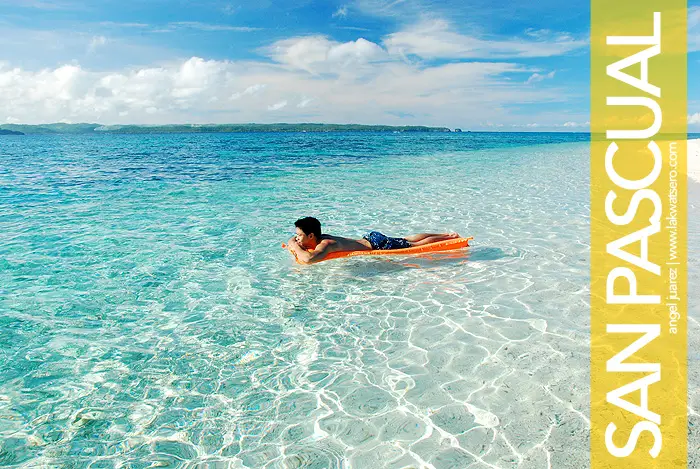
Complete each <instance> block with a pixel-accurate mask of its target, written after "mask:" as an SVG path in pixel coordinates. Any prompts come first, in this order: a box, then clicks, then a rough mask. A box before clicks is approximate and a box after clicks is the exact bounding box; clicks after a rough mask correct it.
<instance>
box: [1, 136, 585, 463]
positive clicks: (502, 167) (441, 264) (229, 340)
mask: <svg viewBox="0 0 700 469" xmlns="http://www.w3.org/2000/svg"><path fill="white" fill-rule="evenodd" d="M587 138H588V137H587V135H583V134H581V135H576V134H461V135H455V134H449V135H443V134H212V135H204V134H194V135H124V136H109V135H97V136H27V137H20V138H3V140H2V141H1V142H0V231H1V232H2V239H1V240H0V312H1V313H0V436H1V439H2V443H0V466H7V467H68V468H72V467H75V468H78V467H92V468H102V467H130V468H145V467H212V468H213V467H217V468H218V467H231V468H261V467H268V468H301V467H304V468H341V467H342V468H408V467H414V468H418V467H435V468H448V467H453V468H460V469H461V468H466V467H470V468H487V467H490V468H494V467H498V468H512V467H527V468H544V467H548V464H549V465H550V466H551V467H555V468H569V467H571V468H574V467H576V468H578V467H586V466H587V465H588V446H587V438H588V435H587V432H588V426H589V422H588V417H587V415H588V315H589V307H588V294H589V291H588V250H589V242H588V238H589V233H588V226H589V225H588V210H589V203H588V197H589V195H588V181H589V179H588V169H589V168H588V145H587V143H586V141H587ZM307 215H311V216H316V217H318V218H319V219H320V220H321V221H322V222H323V223H324V231H326V232H329V233H333V234H338V235H345V236H356V237H360V236H362V234H364V232H366V231H368V230H371V229H372V230H379V231H382V232H384V233H386V234H388V235H390V236H401V235H405V234H410V233H415V232H422V231H457V232H459V233H460V234H462V235H469V236H474V237H475V246H474V247H473V248H471V249H470V250H468V251H464V252H459V253H447V254H441V255H437V254H434V255H425V256H421V257H410V258H373V259H368V258H354V259H344V260H336V261H329V262H325V263H321V264H318V265H315V266H308V267H304V266H298V265H296V264H294V263H293V262H292V260H291V259H290V256H289V253H287V252H286V251H284V250H282V249H281V248H280V243H281V242H283V241H286V240H287V239H288V238H289V237H290V236H291V234H292V232H293V229H294V228H293V222H294V221H295V220H296V219H297V218H299V217H302V216H307Z"/></svg>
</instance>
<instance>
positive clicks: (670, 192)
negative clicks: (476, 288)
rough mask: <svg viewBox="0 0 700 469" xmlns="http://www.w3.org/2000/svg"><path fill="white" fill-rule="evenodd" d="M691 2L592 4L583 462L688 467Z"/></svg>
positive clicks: (641, 0) (630, 0)
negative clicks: (587, 400) (587, 457)
mask: <svg viewBox="0 0 700 469" xmlns="http://www.w3.org/2000/svg"><path fill="white" fill-rule="evenodd" d="M686 54H687V5H686V1H685V0H621V1H620V0H616V1H609V0H592V3H591V467H592V468H594V469H598V468H606V469H607V468H625V469H632V468H634V469H642V468H685V467H686V466H687V407H686V400H687V364H686V359H687V350H686V349H687V328H686V319H687V318H686V314H687V280H686V273H687V265H686V262H687V252H686V238H687V235H686V229H687V222H686V220H687V218H686V217H687V200H686V197H687V187H686V164H687V160H686V158H687V144H686V132H687V102H686V101H687V57H686Z"/></svg>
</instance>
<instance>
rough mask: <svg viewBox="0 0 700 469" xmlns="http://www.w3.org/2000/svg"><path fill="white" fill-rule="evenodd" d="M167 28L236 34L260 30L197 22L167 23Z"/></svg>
mask: <svg viewBox="0 0 700 469" xmlns="http://www.w3.org/2000/svg"><path fill="white" fill-rule="evenodd" d="M168 26H169V28H170V29H173V28H174V29H177V28H188V29H197V30H200V31H236V32H250V31H259V30H260V28H251V27H249V26H230V25H226V24H209V23H200V22H198V21H176V22H173V23H168ZM170 29H167V28H166V29H162V30H161V31H163V32H165V31H167V30H170Z"/></svg>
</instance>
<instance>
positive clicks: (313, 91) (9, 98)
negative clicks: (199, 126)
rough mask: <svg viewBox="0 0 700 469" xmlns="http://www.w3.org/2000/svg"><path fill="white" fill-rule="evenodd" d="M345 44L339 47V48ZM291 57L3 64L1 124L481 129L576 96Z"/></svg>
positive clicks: (495, 74) (462, 66)
mask: <svg viewBox="0 0 700 469" xmlns="http://www.w3.org/2000/svg"><path fill="white" fill-rule="evenodd" d="M349 44H356V43H349ZM337 46H338V44H337V43H334V45H332V47H331V49H333V47H336V48H337ZM328 50H329V49H328V48H327V49H326V52H325V53H323V54H321V55H322V58H319V59H314V60H312V61H306V62H304V61H303V60H302V64H305V67H307V68H308V67H309V66H311V65H312V66H313V67H315V68H319V69H324V68H325V69H326V70H331V69H333V68H334V67H335V68H338V65H336V64H338V63H343V62H344V59H345V55H344V54H345V53H344V52H342V48H340V49H336V50H340V52H337V53H335V54H328ZM351 50H352V49H351ZM360 50H362V48H360ZM341 52H342V53H341ZM288 57H289V56H287V55H282V56H281V57H280V59H281V60H287V61H286V62H282V63H277V64H275V63H267V62H252V61H240V62H231V61H217V60H204V59H201V58H197V57H193V58H191V59H188V60H185V61H177V62H171V63H165V64H162V65H160V66H152V67H142V68H136V69H123V70H121V71H112V72H93V71H90V70H88V69H85V68H83V67H81V66H79V65H64V66H61V67H58V68H55V69H44V70H39V71H30V70H25V69H22V68H19V67H12V66H10V65H9V64H5V65H4V66H2V67H1V68H0V121H4V120H6V119H8V118H10V117H12V118H13V119H16V120H19V121H21V122H25V123H42V122H56V121H59V120H61V119H68V120H71V121H73V122H100V123H103V124H126V123H135V124H156V123H183V122H190V123H197V121H196V119H197V118H198V119H200V121H199V122H270V121H271V120H278V119H279V117H275V115H276V114H271V113H270V112H269V111H273V110H276V111H278V112H284V113H285V114H284V118H285V120H286V121H290V122H294V121H299V120H303V121H309V120H313V121H316V122H361V123H370V124H371V123H375V124H385V123H396V124H425V125H448V124H452V126H454V125H456V126H458V127H474V126H477V125H478V123H479V122H484V121H491V122H498V121H500V120H503V118H504V116H507V115H508V111H507V110H506V106H508V105H509V104H511V103H513V102H518V103H519V104H520V105H522V106H525V105H527V104H528V103H543V102H562V101H565V100H566V99H567V96H566V94H565V93H562V92H561V90H556V89H552V90H540V89H533V88H531V87H527V86H525V85H524V84H523V83H522V81H515V80H507V79H505V77H504V74H514V73H515V74H528V75H529V74H531V73H532V70H530V69H528V68H526V67H523V66H521V65H518V64H514V63H503V62H484V63H481V62H470V63H450V64H444V65H437V66H430V67H426V68H423V67H420V66H417V65H414V64H407V63H403V62H400V61H379V62H365V65H364V67H347V68H346V69H343V70H342V71H341V72H339V73H335V74H330V73H329V74H324V75H309V74H308V72H306V71H305V70H303V69H299V68H296V67H294V66H291V65H290V61H289V60H288ZM338 57H340V59H339V58H338ZM323 58H325V62H324V61H323ZM299 60H301V59H299ZM291 63H294V61H291ZM309 64H311V65H309ZM289 103H295V105H294V106H291V107H290V106H289ZM311 103H313V105H311ZM300 110H303V114H301V113H300ZM193 116H198V117H197V118H195V119H193ZM535 117H536V116H529V118H531V119H532V118H535ZM477 119H478V120H477ZM457 124H458V125H457Z"/></svg>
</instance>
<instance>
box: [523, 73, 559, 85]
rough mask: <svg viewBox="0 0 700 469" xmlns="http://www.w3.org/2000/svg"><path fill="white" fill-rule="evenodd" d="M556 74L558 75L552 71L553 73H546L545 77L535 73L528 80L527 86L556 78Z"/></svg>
mask: <svg viewBox="0 0 700 469" xmlns="http://www.w3.org/2000/svg"><path fill="white" fill-rule="evenodd" d="M555 73H556V70H552V71H551V72H549V73H545V74H544V75H542V74H539V73H536V72H535V73H533V74H532V75H530V78H528V79H527V81H526V82H525V84H526V85H529V84H530V83H537V82H539V81H542V80H546V79H550V78H554V74H555Z"/></svg>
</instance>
